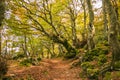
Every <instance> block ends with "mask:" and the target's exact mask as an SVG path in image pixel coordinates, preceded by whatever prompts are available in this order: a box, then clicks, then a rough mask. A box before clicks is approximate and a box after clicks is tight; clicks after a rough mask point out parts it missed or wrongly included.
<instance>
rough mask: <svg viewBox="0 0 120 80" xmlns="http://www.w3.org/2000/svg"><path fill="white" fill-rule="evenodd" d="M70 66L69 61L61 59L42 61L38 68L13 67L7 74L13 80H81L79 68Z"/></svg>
mask: <svg viewBox="0 0 120 80" xmlns="http://www.w3.org/2000/svg"><path fill="white" fill-rule="evenodd" d="M71 64H72V62H71V61H63V60H62V59H43V60H42V61H41V62H40V65H39V66H31V67H26V68H17V67H16V68H17V69H16V68H15V67H14V69H13V70H12V69H9V71H8V74H12V75H13V76H14V80H18V79H20V78H30V77H31V78H33V79H34V80H82V79H80V77H79V72H80V68H79V67H75V68H71ZM11 70H12V71H11Z"/></svg>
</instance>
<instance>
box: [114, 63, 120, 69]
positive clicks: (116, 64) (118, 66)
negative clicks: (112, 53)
mask: <svg viewBox="0 0 120 80" xmlns="http://www.w3.org/2000/svg"><path fill="white" fill-rule="evenodd" d="M114 67H115V68H117V69H120V61H116V62H115V64H114Z"/></svg>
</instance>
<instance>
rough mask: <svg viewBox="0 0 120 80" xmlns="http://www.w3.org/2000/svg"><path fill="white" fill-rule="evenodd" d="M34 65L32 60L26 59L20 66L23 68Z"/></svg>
mask: <svg viewBox="0 0 120 80" xmlns="http://www.w3.org/2000/svg"><path fill="white" fill-rule="evenodd" d="M31 64H32V59H31V58H29V59H24V60H22V61H21V62H20V65H21V66H30V65H31Z"/></svg>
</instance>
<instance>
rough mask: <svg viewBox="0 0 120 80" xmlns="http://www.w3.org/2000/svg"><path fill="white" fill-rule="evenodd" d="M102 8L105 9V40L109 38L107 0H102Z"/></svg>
mask: <svg viewBox="0 0 120 80" xmlns="http://www.w3.org/2000/svg"><path fill="white" fill-rule="evenodd" d="M102 9H103V24H104V28H103V29H104V30H103V31H104V32H103V34H104V39H105V40H107V41H108V40H109V39H108V36H107V35H108V20H107V12H106V6H105V0H102Z"/></svg>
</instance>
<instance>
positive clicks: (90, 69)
mask: <svg viewBox="0 0 120 80" xmlns="http://www.w3.org/2000/svg"><path fill="white" fill-rule="evenodd" d="M81 67H82V69H83V71H82V73H86V74H84V75H86V77H87V78H89V79H92V80H97V78H98V73H99V70H98V69H95V68H94V67H95V66H94V65H92V64H91V62H83V63H82V64H81Z"/></svg>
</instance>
